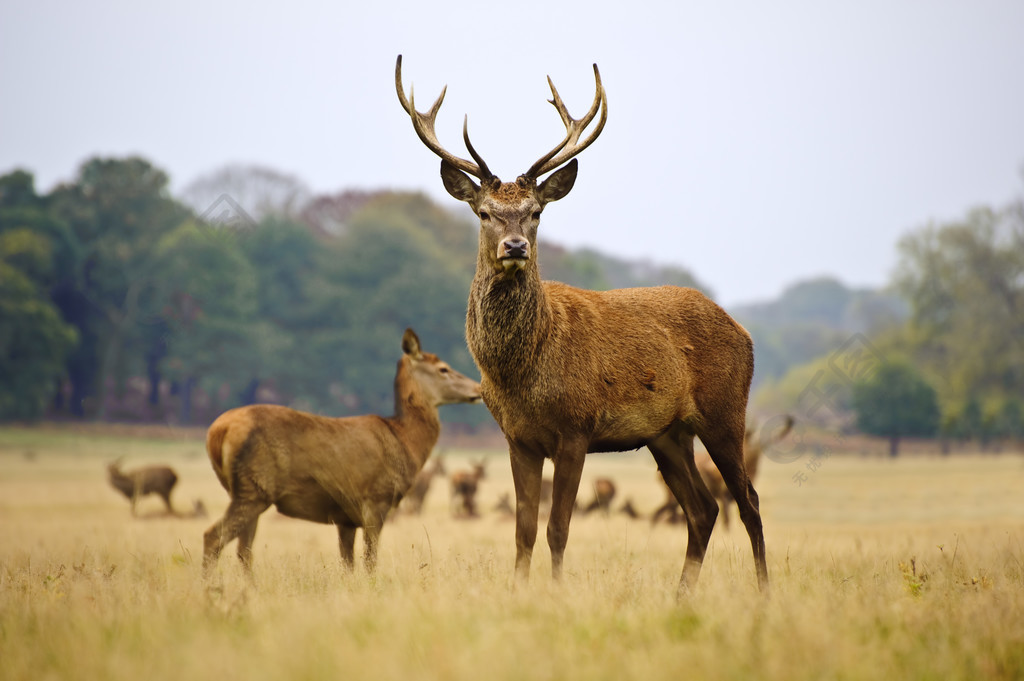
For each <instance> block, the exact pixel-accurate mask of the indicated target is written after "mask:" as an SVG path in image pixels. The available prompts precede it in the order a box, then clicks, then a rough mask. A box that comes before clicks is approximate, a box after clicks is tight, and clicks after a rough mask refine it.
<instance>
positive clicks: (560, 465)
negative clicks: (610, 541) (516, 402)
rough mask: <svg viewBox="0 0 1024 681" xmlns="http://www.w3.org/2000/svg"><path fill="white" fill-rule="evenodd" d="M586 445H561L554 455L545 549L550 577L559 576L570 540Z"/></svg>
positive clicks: (556, 577)
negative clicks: (549, 561) (548, 552)
mask: <svg viewBox="0 0 1024 681" xmlns="http://www.w3.org/2000/svg"><path fill="white" fill-rule="evenodd" d="M586 455H587V448H586V445H585V444H584V445H582V446H577V445H576V444H575V443H572V444H563V446H562V447H561V448H560V449H559V451H558V454H557V455H556V456H555V475H554V479H553V481H552V482H553V486H552V488H551V515H550V516H549V517H548V548H549V549H551V577H552V578H553V579H556V580H557V579H561V578H562V558H563V557H564V555H565V545H566V543H568V541H569V522H570V521H571V520H572V510H573V507H574V506H575V505H576V494H577V493H578V492H579V489H580V478H581V477H582V476H583V459H584V457H585V456H586Z"/></svg>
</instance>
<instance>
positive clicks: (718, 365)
mask: <svg viewBox="0 0 1024 681" xmlns="http://www.w3.org/2000/svg"><path fill="white" fill-rule="evenodd" d="M594 73H595V80H596V81H597V96H596V97H595V102H594V105H593V106H592V107H591V110H590V112H588V114H587V115H586V116H585V117H584V118H583V119H580V120H576V119H572V118H571V117H570V116H569V114H568V112H567V111H566V110H565V106H564V104H563V103H562V101H561V98H560V97H559V96H558V93H557V92H556V91H555V89H554V86H553V85H552V87H551V89H552V94H553V95H554V97H553V99H552V100H551V101H552V103H553V104H554V105H555V107H556V108H557V109H558V111H559V115H560V116H561V117H562V121H563V123H564V124H565V126H566V130H567V135H566V137H565V139H564V140H563V141H562V143H561V144H560V145H558V146H557V147H555V149H554V150H553V151H552V152H549V153H548V154H546V155H545V156H542V157H541V159H540V160H538V162H537V163H535V164H534V167H533V168H531V169H530V170H528V171H527V172H526V173H525V174H523V175H521V176H520V177H519V178H517V179H516V181H515V182H502V181H501V180H499V179H498V178H497V177H495V176H494V175H493V174H491V173H490V171H489V170H487V167H486V165H485V164H484V163H483V160H482V159H481V158H480V156H479V154H477V153H476V151H475V150H474V149H473V148H472V145H471V144H470V143H469V136H468V132H467V131H466V129H465V128H464V137H465V139H466V145H467V148H468V149H469V151H470V154H471V156H472V157H473V159H474V160H475V161H476V163H475V164H474V163H472V162H470V161H467V160H465V159H460V158H458V157H455V156H454V155H452V154H451V153H450V152H447V151H446V150H444V149H443V147H441V145H440V144H439V143H438V141H437V138H436V134H435V133H434V131H433V128H434V118H435V117H436V114H437V111H438V109H439V107H440V104H441V101H442V100H441V98H439V99H438V100H437V102H435V104H434V106H433V107H432V109H431V110H430V111H429V112H428V113H426V114H422V113H419V112H418V111H416V109H415V104H414V102H413V101H411V100H410V99H407V98H406V96H405V93H404V90H403V86H402V82H401V57H399V61H398V63H397V64H396V69H395V83H396V89H397V91H398V95H399V101H400V103H401V104H402V106H403V108H404V109H405V110H406V112H407V113H409V115H410V117H411V118H412V121H413V126H414V128H415V130H416V132H417V135H418V136H419V137H420V139H421V141H423V142H424V143H425V144H426V145H427V147H428V148H430V149H431V150H432V151H434V152H435V153H436V154H438V155H439V156H440V157H441V159H442V161H441V179H442V181H443V183H444V186H445V188H446V189H447V191H448V192H449V193H450V194H451V195H452V196H453V197H455V198H456V199H459V200H461V201H465V202H466V203H467V204H469V206H470V207H471V208H472V209H473V212H474V213H476V215H477V216H478V217H479V219H480V239H479V251H478V255H477V265H476V275H475V276H474V278H473V282H472V286H471V289H470V293H469V304H468V311H467V316H466V340H467V343H468V345H469V349H470V351H471V352H472V354H473V357H474V359H475V361H476V364H477V367H479V369H480V372H481V374H482V379H481V392H482V394H483V396H484V402H485V403H486V404H487V407H488V408H489V409H490V410H491V413H492V414H493V415H494V418H495V419H496V420H497V422H498V425H499V426H500V427H501V429H502V432H503V433H504V434H505V438H506V439H507V441H508V444H509V453H510V457H511V462H512V475H513V481H514V484H515V492H516V573H517V576H518V577H519V579H520V580H525V579H526V578H527V577H528V575H529V571H530V562H531V559H532V555H533V547H534V543H535V540H536V536H537V517H538V505H539V502H540V485H541V472H542V466H543V462H544V459H545V458H550V459H552V460H553V463H554V490H553V494H552V508H551V515H550V518H549V520H548V525H547V540H548V546H549V548H550V550H551V570H552V575H553V577H555V578H556V579H557V578H559V577H560V576H561V573H562V563H563V556H564V553H565V546H566V542H567V540H568V536H569V522H570V518H571V516H572V509H573V505H574V503H575V500H576V493H577V491H578V489H579V484H580V477H581V475H582V472H583V461H584V458H585V456H586V454H587V453H588V452H607V451H620V450H628V449H636V448H638V447H642V446H647V447H648V449H650V451H651V452H652V453H653V455H654V458H655V460H656V461H657V463H658V467H659V469H660V470H661V473H662V475H663V477H664V479H665V480H666V482H667V483H668V485H669V487H670V488H671V489H672V492H673V494H675V496H676V498H677V499H678V500H679V501H680V502H681V503H682V505H683V507H684V508H685V509H686V512H687V513H686V515H687V522H688V529H689V541H688V544H687V549H686V559H685V562H684V565H683V571H682V575H681V577H680V582H679V589H680V592H683V591H685V590H687V589H689V588H690V587H691V586H692V585H693V584H695V582H696V580H697V577H698V575H699V573H700V567H701V564H702V562H703V559H704V554H705V552H706V550H707V545H708V540H709V539H710V536H711V531H712V529H713V527H714V524H715V518H716V516H717V515H718V504H717V503H716V502H715V499H714V497H713V496H712V495H711V493H710V492H709V491H708V489H707V487H706V485H705V484H704V483H703V481H702V480H701V477H700V475H699V474H698V472H697V467H696V463H695V461H694V455H693V439H694V436H697V437H700V439H701V441H702V442H703V443H704V444H705V445H706V446H707V448H708V450H709V451H710V453H711V457H712V459H713V460H714V461H715V463H716V465H717V466H718V469H719V470H720V471H722V474H723V478H724V480H725V482H726V485H727V487H728V488H729V490H730V492H731V493H732V495H733V497H734V499H735V500H736V503H737V506H738V508H739V511H740V516H741V518H742V520H743V523H744V525H745V526H746V529H747V533H748V535H749V537H750V542H751V547H752V549H753V554H754V560H755V564H756V572H757V578H758V584H759V585H760V586H761V588H762V589H766V588H767V584H768V568H767V563H766V559H765V545H764V537H763V530H762V525H761V515H760V512H759V510H758V497H757V493H756V492H755V491H754V487H753V485H752V484H751V481H750V478H749V476H748V475H747V472H746V470H745V468H744V463H743V433H744V421H745V414H746V406H747V395H748V393H749V390H750V381H751V377H752V375H753V371H754V352H753V343H752V342H751V339H750V334H748V333H747V331H746V330H745V329H744V328H743V327H742V326H740V325H739V324H737V323H736V322H735V321H734V320H733V319H732V318H731V317H730V316H729V315H728V314H726V312H725V311H724V310H722V308H721V307H719V306H718V305H716V304H715V303H714V302H713V301H712V300H710V299H709V298H708V297H707V296H705V295H704V294H702V293H701V292H699V291H696V290H694V289H689V288H679V287H675V286H662V287H656V288H635V289H622V290H613V291H603V292H599V291H588V290H583V289H578V288H574V287H571V286H567V285H565V284H560V283H556V282H546V281H541V277H540V270H539V268H538V264H537V248H538V242H537V228H538V226H539V223H540V216H541V212H542V211H543V210H544V208H545V207H546V206H547V204H548V203H551V202H552V201H557V200H559V199H561V198H563V197H565V196H566V195H567V194H568V193H569V191H570V190H571V189H572V187H573V184H574V183H575V180H576V174H577V161H576V159H572V160H569V159H571V158H572V156H574V155H575V154H577V153H579V151H581V150H582V149H583V148H585V147H586V146H587V145H589V144H590V143H591V142H592V141H593V139H594V138H595V137H596V134H597V133H599V132H600V130H601V129H602V128H603V125H604V121H605V119H606V116H607V98H606V95H605V93H604V90H603V87H602V86H601V82H600V75H599V74H598V72H597V68H596V66H595V69H594ZM442 96H443V93H442ZM599 109H600V111H601V113H602V116H601V119H600V123H599V124H598V128H597V129H596V131H592V132H591V133H590V137H588V138H587V139H586V140H585V141H580V140H579V137H580V134H581V133H582V131H583V130H584V129H585V128H586V126H587V125H589V123H590V121H592V120H593V118H594V116H595V115H596V113H597V112H598V110H599ZM566 161H568V163H566ZM559 166H561V167H559ZM556 167H558V169H557V170H555V171H554V172H553V173H551V174H550V175H548V176H547V178H546V179H545V180H543V181H539V178H540V176H542V175H544V174H545V173H547V172H549V171H551V170H553V169H554V168H556ZM466 172H469V173H470V174H472V175H475V176H476V177H477V178H478V179H479V180H480V184H479V185H477V184H476V183H475V182H474V181H473V180H472V179H471V178H470V177H469V176H468V175H467V174H466ZM623 227H626V226H623ZM680 243H688V242H682V241H681V242H680Z"/></svg>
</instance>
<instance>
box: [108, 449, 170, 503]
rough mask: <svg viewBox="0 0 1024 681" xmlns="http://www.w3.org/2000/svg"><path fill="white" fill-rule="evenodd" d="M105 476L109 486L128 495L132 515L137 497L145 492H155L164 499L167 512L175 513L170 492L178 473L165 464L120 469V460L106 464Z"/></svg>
mask: <svg viewBox="0 0 1024 681" xmlns="http://www.w3.org/2000/svg"><path fill="white" fill-rule="evenodd" d="M107 477H108V479H109V480H110V486H111V487H113V488H114V489H116V490H117V491H118V492H120V493H121V494H123V495H125V496H126V497H128V501H130V502H131V505H132V515H133V516H134V515H136V513H135V505H136V504H137V503H138V501H139V498H141V497H144V496H146V495H147V494H156V495H157V496H159V497H160V498H161V499H163V500H164V505H165V506H167V512H168V513H170V514H171V515H175V511H174V507H173V506H171V492H172V491H173V490H174V486H175V485H176V484H178V474H177V473H175V472H174V469H172V468H169V467H167V466H146V467H144V468H136V469H135V470H131V471H122V470H121V460H120V459H118V460H117V461H115V462H114V463H111V464H108V465H107Z"/></svg>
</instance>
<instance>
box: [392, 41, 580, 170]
mask: <svg viewBox="0 0 1024 681" xmlns="http://www.w3.org/2000/svg"><path fill="white" fill-rule="evenodd" d="M395 89H396V90H397V91H398V101H400V102H401V103H402V108H403V109H405V112H406V113H407V114H409V116H410V117H411V118H412V127H413V128H414V129H415V130H416V134H417V135H419V138H420V140H422V141H423V143H424V144H425V145H427V148H428V149H430V150H431V151H433V152H434V153H435V154H437V155H438V156H440V157H441V158H442V159H444V160H445V161H447V162H448V163H450V164H452V165H453V166H455V167H456V168H458V169H459V170H461V171H463V172H466V173H469V174H470V175H472V176H474V177H476V178H478V179H480V180H490V179H491V178H493V177H494V174H493V173H491V171H490V170H489V169H488V168H487V164H486V163H484V160H483V159H482V158H480V154H478V153H476V149H474V148H473V145H472V143H471V142H470V141H469V116H466V118H465V119H464V120H463V122H462V139H464V140H465V141H466V149H468V150H469V154H470V156H472V157H473V160H474V161H476V163H472V162H470V161H467V160H466V159H464V158H459V157H458V156H456V155H455V154H452V153H451V152H449V151H447V150H446V149H445V148H444V147H442V146H441V143H440V142H438V141H437V133H435V132H434V119H435V118H436V117H437V112H438V110H439V109H440V108H441V102H443V101H444V94H445V92H447V91H448V86H447V85H446V86H445V87H444V88H443V89H442V90H441V94H440V96H438V98H437V101H435V102H434V105H433V106H432V107H430V111H428V112H427V113H420V112H419V111H417V110H416V105H415V99H414V94H413V90H412V88H410V89H409V98H408V99H406V97H405V90H404V88H403V87H402V55H398V61H397V62H396V63H395ZM556 97H557V95H556ZM563 144H564V143H563ZM556 151H557V150H556Z"/></svg>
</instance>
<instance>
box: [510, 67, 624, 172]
mask: <svg viewBox="0 0 1024 681" xmlns="http://www.w3.org/2000/svg"><path fill="white" fill-rule="evenodd" d="M594 80H595V81H596V82H597V92H596V93H595V95H594V103H593V104H592V105H591V106H590V111H588V112H587V113H586V115H585V116H583V118H580V119H579V120H577V119H575V118H573V117H572V116H570V115H569V111H568V110H567V109H566V108H565V103H564V102H563V101H562V98H561V97H560V96H559V95H558V90H556V89H555V84H554V83H552V82H551V77H550V76H548V85H550V86H551V94H552V95H553V97H552V99H549V100H548V101H549V102H551V103H552V104H553V105H554V106H555V108H556V109H557V110H558V115H559V116H561V117H562V123H564V124H565V131H566V134H565V139H564V140H562V141H561V143H560V144H559V145H558V146H556V147H555V148H554V149H552V150H551V151H549V152H548V153H546V154H544V155H543V156H541V157H540V158H539V159H538V160H537V162H536V163H534V164H533V165H532V166H531V167H530V169H529V170H527V171H526V172H525V173H524V175H525V176H526V177H529V178H531V179H534V180H536V179H537V178H538V177H540V176H541V175H543V174H544V173H547V172H550V171H552V170H554V169H555V168H557V167H559V166H560V165H562V164H563V163H565V162H566V161H568V160H569V159H571V158H572V157H573V156H576V155H577V154H579V153H580V152H581V151H583V150H584V149H586V148H587V147H589V146H590V145H591V144H593V143H594V140H596V139H597V136H598V135H600V134H601V131H602V130H604V124H605V122H606V121H607V120H608V96H607V95H606V94H605V92H604V86H602V85H601V73H600V72H599V71H598V70H597V64H594ZM599 108H600V109H601V120H599V121H598V122H597V127H596V128H594V130H593V132H591V133H590V136H589V137H587V139H585V140H584V141H583V142H580V141H579V138H580V135H581V134H582V133H583V131H584V130H585V129H586V127H587V126H588V125H590V122H591V121H593V120H594V116H596V115H597V110H598V109H599Z"/></svg>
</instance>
